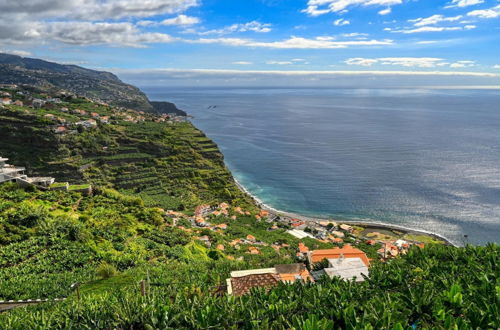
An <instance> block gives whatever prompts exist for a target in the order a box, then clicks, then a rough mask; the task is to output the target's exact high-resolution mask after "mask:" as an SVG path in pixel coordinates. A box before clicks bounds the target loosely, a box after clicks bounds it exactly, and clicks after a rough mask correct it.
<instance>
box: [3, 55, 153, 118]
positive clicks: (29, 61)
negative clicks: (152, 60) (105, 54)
mask: <svg viewBox="0 0 500 330" xmlns="http://www.w3.org/2000/svg"><path fill="white" fill-rule="evenodd" d="M0 82H2V83H6V84H17V85H21V84H26V85H33V86H36V87H43V88H52V89H59V90H65V91H69V92H71V93H75V94H78V95H81V96H84V97H87V98H89V99H91V100H94V101H101V102H104V103H109V104H110V105H114V106H119V107H124V108H132V109H135V110H141V111H147V112H154V111H155V110H154V108H153V106H152V105H151V103H150V102H149V99H148V98H147V96H146V94H144V93H143V92H142V91H141V90H140V89H139V88H137V87H135V86H132V85H130V84H126V83H124V82H123V81H121V80H120V79H119V78H118V77H117V76H116V75H114V74H113V73H110V72H106V71H96V70H91V69H87V68H83V67H80V66H77V65H68V64H58V63H54V62H49V61H45V60H41V59H35V58H28V57H21V56H17V55H10V54H5V53H0Z"/></svg>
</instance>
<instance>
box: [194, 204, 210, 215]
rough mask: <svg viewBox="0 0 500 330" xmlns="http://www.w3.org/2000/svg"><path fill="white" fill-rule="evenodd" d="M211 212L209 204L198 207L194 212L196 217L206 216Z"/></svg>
mask: <svg viewBox="0 0 500 330" xmlns="http://www.w3.org/2000/svg"><path fill="white" fill-rule="evenodd" d="M209 211H210V205H208V204H202V205H198V206H197V207H196V209H195V210H194V215H195V216H196V217H198V216H204V215H205V214H206V213H208V212H209Z"/></svg>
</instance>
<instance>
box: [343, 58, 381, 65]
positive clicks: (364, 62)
mask: <svg viewBox="0 0 500 330" xmlns="http://www.w3.org/2000/svg"><path fill="white" fill-rule="evenodd" d="M377 62H378V60H377V59H370V58H362V57H354V58H349V59H347V60H345V61H344V63H345V64H347V65H360V66H372V65H373V64H375V63H377Z"/></svg>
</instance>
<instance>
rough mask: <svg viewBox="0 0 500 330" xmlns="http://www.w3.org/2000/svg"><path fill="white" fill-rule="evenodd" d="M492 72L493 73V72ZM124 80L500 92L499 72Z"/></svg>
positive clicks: (124, 75) (244, 73)
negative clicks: (444, 88) (487, 89)
mask: <svg viewBox="0 0 500 330" xmlns="http://www.w3.org/2000/svg"><path fill="white" fill-rule="evenodd" d="M492 70H493V69H492ZM111 71H112V72H114V73H116V74H117V75H118V76H119V77H120V78H121V79H122V80H124V81H126V82H129V83H132V84H134V85H137V86H165V84H167V85H168V84H170V85H175V86H186V87H187V86H193V82H196V85H197V86H209V87H210V86H231V87H236V86H241V87H248V86H259V87H263V86H265V87H276V86H290V87H295V86H296V87H305V86H311V87H318V86H327V87H330V88H332V87H339V88H342V87H352V86H357V87H358V88H373V87H378V88H380V87H387V88H391V87H395V88H401V87H408V88H414V87H423V88H431V87H432V86H435V87H433V88H437V87H441V86H446V88H465V87H464V86H467V88H470V86H477V87H481V88H500V72H499V71H496V70H495V71H496V72H497V73H488V72H474V71H468V72H457V71H438V70H432V71H418V70H415V69H410V68H408V71H402V70H394V71H389V70H386V71H376V70H345V71H327V70H325V71H303V70H300V71H297V70H290V69H289V68H288V67H287V68H286V70H265V71H264V70H259V71H256V70H214V69H191V70H182V69H142V70H141V69H135V70H131V69H115V70H111Z"/></svg>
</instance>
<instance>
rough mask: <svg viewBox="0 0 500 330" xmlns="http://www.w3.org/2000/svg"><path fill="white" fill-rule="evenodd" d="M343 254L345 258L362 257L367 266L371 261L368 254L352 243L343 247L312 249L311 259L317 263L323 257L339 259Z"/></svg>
mask: <svg viewBox="0 0 500 330" xmlns="http://www.w3.org/2000/svg"><path fill="white" fill-rule="evenodd" d="M341 255H343V256H344V258H360V259H361V260H362V261H363V263H364V264H365V265H366V266H369V265H370V261H369V260H368V257H367V256H366V254H365V253H364V252H363V251H361V250H359V249H356V248H354V247H352V246H350V245H345V246H344V247H343V248H334V249H327V250H314V251H311V252H310V259H311V262H312V263H315V262H320V261H321V260H323V259H338V258H340V256H341Z"/></svg>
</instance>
